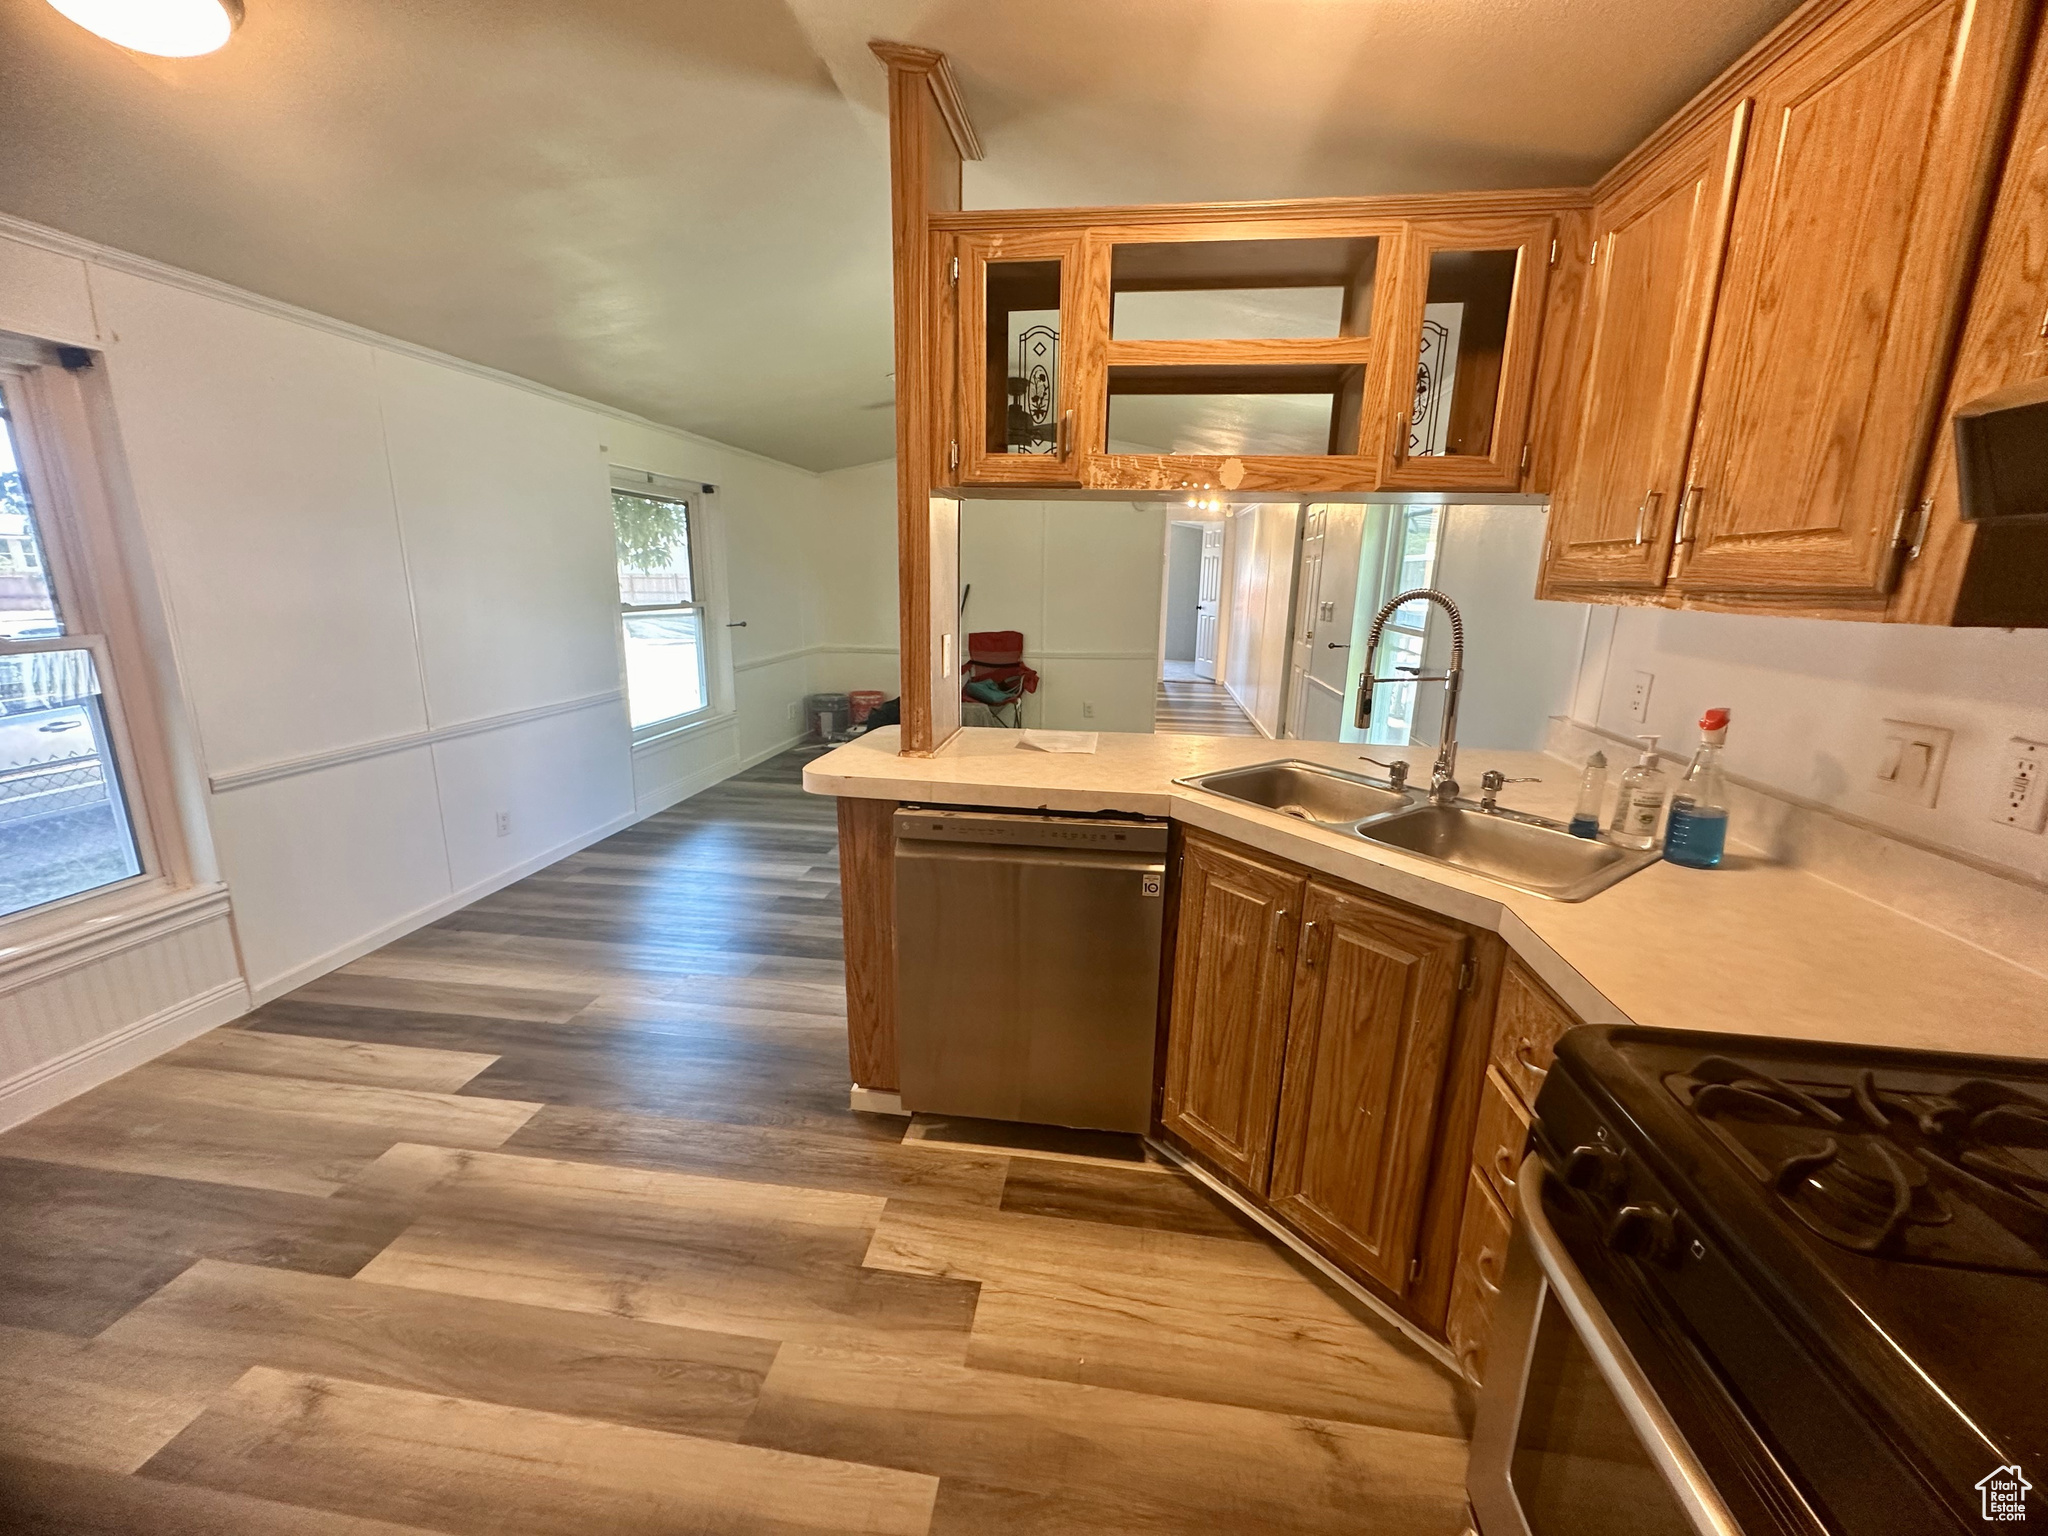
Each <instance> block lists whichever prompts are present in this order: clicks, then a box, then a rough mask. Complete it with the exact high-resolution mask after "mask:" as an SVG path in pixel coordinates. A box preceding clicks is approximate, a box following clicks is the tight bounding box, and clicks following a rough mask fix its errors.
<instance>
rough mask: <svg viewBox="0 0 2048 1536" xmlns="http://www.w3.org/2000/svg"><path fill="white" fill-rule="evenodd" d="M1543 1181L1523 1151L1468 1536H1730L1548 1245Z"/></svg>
mask: <svg viewBox="0 0 2048 1536" xmlns="http://www.w3.org/2000/svg"><path fill="white" fill-rule="evenodd" d="M1545 1177H1546V1174H1545V1172H1544V1168H1543V1164H1542V1161H1541V1160H1540V1159H1539V1158H1537V1157H1536V1156H1535V1155H1534V1154H1533V1153H1532V1154H1531V1155H1530V1156H1529V1158H1528V1160H1527V1161H1525V1162H1524V1163H1523V1164H1522V1171H1521V1176H1520V1179H1519V1180H1518V1185H1517V1195H1518V1199H1517V1201H1516V1204H1517V1206H1518V1207H1519V1214H1518V1215H1517V1217H1516V1223H1515V1236H1514V1241H1513V1244H1512V1246H1511V1247H1510V1249H1509V1252H1508V1264H1507V1271H1506V1274H1505V1276H1504V1277H1503V1280H1502V1284H1501V1294H1500V1299H1499V1301H1498V1302H1497V1303H1496V1306H1495V1311H1494V1325H1493V1340H1492V1343H1491V1344H1490V1346H1489V1347H1488V1350H1487V1357H1488V1364H1489V1369H1488V1371H1487V1377H1486V1383H1485V1385H1484V1386H1483V1387H1482V1388H1481V1390H1480V1395H1479V1410H1478V1417H1477V1420H1476V1422H1475V1423H1474V1425H1473V1429H1472V1462H1471V1466H1470V1468H1469V1470H1468V1471H1467V1473H1466V1479H1465V1489H1466V1493H1467V1494H1468V1495H1469V1497H1470V1498H1471V1500H1472V1510H1473V1513H1474V1515H1475V1516H1476V1517H1477V1519H1478V1522H1479V1530H1480V1536H1610V1533H1611V1536H1741V1531H1742V1527H1741V1526H1740V1525H1738V1524H1737V1523H1736V1521H1735V1519H1734V1517H1733V1516H1732V1515H1731V1514H1730V1513H1729V1511H1728V1507H1727V1505H1726V1504H1724V1503H1723V1502H1722V1500H1721V1497H1720V1495H1719V1494H1717V1493H1716V1492H1715V1490H1714V1485H1713V1483H1712V1482H1711V1481H1710V1480H1709V1478H1708V1476H1707V1474H1706V1471H1705V1469H1704V1468H1703V1467H1702V1466H1701V1465H1700V1462H1699V1459H1698V1458H1697V1457H1696V1456H1695V1455H1694V1454H1693V1452H1692V1449H1691V1448H1690V1447H1689V1446H1688V1445H1687V1444H1686V1441H1685V1438H1684V1436H1683V1435H1682V1434H1681V1433H1680V1432H1679V1429H1678V1426H1677V1425H1676V1424H1675V1423H1674V1422H1673V1421H1672V1418H1671V1415H1670V1414H1669V1413H1668V1412H1667V1411H1666V1410H1665V1407H1664V1405H1663V1404H1662V1403H1661V1402H1660V1401H1659V1400H1658V1398H1657V1394H1656V1392H1655V1390H1654V1389H1653V1388H1652V1387H1651V1385H1650V1382H1649V1380H1648V1379H1647V1378H1646V1377H1645V1376H1644V1374H1643V1371H1642V1369H1641V1367H1640V1366H1638V1365H1637V1363H1636V1361H1635V1359H1634V1357H1633V1356H1632V1355H1631V1354H1630V1353H1629V1350H1628V1348H1627V1346H1626V1345H1625V1344H1624V1343H1623V1342H1622V1339H1621V1336H1620V1334H1619V1333H1617V1332H1616V1331H1615V1328H1614V1325H1613V1324H1612V1323H1611V1322H1610V1321H1609V1320H1608V1317H1607V1314H1606V1312H1605V1311H1604V1310H1603V1308H1602V1307H1601V1305H1600V1303H1599V1301H1598V1300H1597V1299H1596V1298H1595V1297H1594V1295H1593V1292H1592V1290H1591V1289H1590V1288H1589V1287H1588V1286H1587V1284H1586V1280H1585V1277H1584V1276H1583V1275H1582V1274H1580V1272H1579V1269H1578V1266H1577V1265H1576V1264H1574V1263H1573V1262H1572V1260H1571V1257H1570V1255H1569V1254H1567V1253H1566V1252H1565V1249H1564V1245H1563V1244H1562V1243H1561V1242H1559V1240H1558V1237H1557V1233H1556V1231H1555V1230H1554V1229H1553V1228H1552V1226H1551V1224H1550V1219H1549V1217H1548V1216H1547V1215H1546V1214H1545V1213H1544V1209H1543V1181H1544V1179H1545Z"/></svg>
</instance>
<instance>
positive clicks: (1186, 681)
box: [1152, 661, 1259, 736]
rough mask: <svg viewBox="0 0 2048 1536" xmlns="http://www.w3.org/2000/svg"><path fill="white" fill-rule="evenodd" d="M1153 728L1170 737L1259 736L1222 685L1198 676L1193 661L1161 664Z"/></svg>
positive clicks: (1250, 720) (1257, 730) (1249, 719)
mask: <svg viewBox="0 0 2048 1536" xmlns="http://www.w3.org/2000/svg"><path fill="white" fill-rule="evenodd" d="M1160 670H1161V671H1162V672H1164V673H1165V676H1164V677H1162V678H1161V679H1160V681H1159V698H1158V702H1157V704H1156V705H1155V706H1154V708H1153V717H1152V729H1153V730H1155V731H1158V732H1160V733H1162V734H1165V735H1170V736H1256V735H1258V734H1259V728H1258V727H1257V726H1256V725H1253V724H1252V719H1251V716H1250V715H1247V714H1246V713H1245V712H1244V711H1243V710H1242V709H1240V708H1239V707H1238V703H1237V700H1235V699H1233V698H1232V697H1231V696H1230V691H1229V690H1228V689H1227V688H1225V687H1224V686H1223V685H1222V684H1221V683H1215V682H1208V681H1205V680H1204V679H1202V678H1199V677H1197V676H1196V675H1195V664H1194V663H1193V662H1191V661H1168V662H1163V663H1162V664H1161V667H1160Z"/></svg>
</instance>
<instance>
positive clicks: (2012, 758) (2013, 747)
mask: <svg viewBox="0 0 2048 1536" xmlns="http://www.w3.org/2000/svg"><path fill="white" fill-rule="evenodd" d="M1991 819H1992V820H1993V821H1999V822H2003V823H2004V824H2005V825H2006V826H2008V827H2018V828H2019V829H2020V830H2021V831H2022V832H2039V831H2040V830H2041V829H2042V828H2043V827H2044V826H2048V743H2042V742H2038V741H2028V740H2026V739H2025V738H2024V737H2020V736H2015V737H2013V739H2012V740H2011V741H2009V742H2007V743H2006V744H2005V766H2004V770H2003V772H2002V773H2001V774H2000V776H1999V786H1998V803H1997V807H1996V808H1995V809H1994V810H1993V811H1992V813H1991Z"/></svg>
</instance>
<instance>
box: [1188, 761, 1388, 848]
mask: <svg viewBox="0 0 2048 1536" xmlns="http://www.w3.org/2000/svg"><path fill="white" fill-rule="evenodd" d="M1176 782H1178V783H1181V784H1188V785H1192V786H1193V787H1194V788H1196V789H1206V790H1208V791H1209V792H1210V793H1211V794H1214V795H1226V796H1228V797H1229V798H1230V799H1232V800H1242V801H1243V802H1244V803H1245V804H1247V805H1258V806H1264V807H1265V808H1266V809H1267V810H1269V811H1278V812H1279V813H1280V814H1281V815H1283V816H1293V817H1295V818H1296V819H1298V820H1301V821H1312V822H1316V823H1318V824H1320V825H1323V826H1331V827H1342V828H1343V829H1344V830H1346V831H1350V830H1351V829H1352V827H1353V826H1354V825H1355V824H1356V823H1358V822H1360V821H1363V820H1364V819H1365V818H1366V817H1368V816H1384V815H1386V814H1387V813H1389V812H1391V811H1406V810H1409V809H1411V808H1412V807H1413V806H1414V805H1415V804H1416V801H1417V800H1418V798H1419V796H1416V795H1413V794H1410V793H1407V792H1405V791H1402V790H1398V789H1391V788H1389V787H1387V786H1386V785H1384V784H1375V783H1373V782H1372V781H1371V780H1369V779H1366V778H1364V777H1362V776H1360V775H1358V774H1354V773H1343V772H1340V771H1339V770H1337V769H1334V768H1321V767H1318V766H1317V765H1315V764H1314V763H1303V762H1292V761H1290V762H1279V763H1255V764H1253V765H1252V766H1251V767H1249V768H1229V769H1225V770H1224V771H1223V772H1221V773H1206V774H1203V775H1202V776H1201V777H1199V778H1193V779H1180V780H1177V781H1176Z"/></svg>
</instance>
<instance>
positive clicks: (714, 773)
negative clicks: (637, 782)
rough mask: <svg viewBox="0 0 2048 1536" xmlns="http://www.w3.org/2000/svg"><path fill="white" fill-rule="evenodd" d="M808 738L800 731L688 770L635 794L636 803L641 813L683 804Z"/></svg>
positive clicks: (635, 806) (650, 812)
mask: <svg viewBox="0 0 2048 1536" xmlns="http://www.w3.org/2000/svg"><path fill="white" fill-rule="evenodd" d="M806 739H807V738H806V737H804V736H803V735H801V734H799V735H796V736H792V737H790V738H789V739H788V740H787V741H778V742H775V743H774V744H773V745H771V746H767V747H763V748H762V749H761V750H760V751H758V752H754V753H750V754H748V755H747V756H746V757H733V758H727V759H726V760H725V761H723V762H717V763H710V764H707V765H706V766H705V767H702V768H699V769H698V770H697V771H696V772H695V773H690V774H685V775H684V776H683V777H682V778H680V779H671V780H670V781H669V782H668V783H666V784H664V785H662V786H661V787H660V788H659V789H656V790H653V791H650V792H649V793H648V794H645V795H641V796H638V797H636V798H635V800H634V802H633V805H634V809H636V810H637V811H638V812H639V813H640V815H641V816H642V817H647V816H652V815H654V814H656V813H657V812H659V811H665V810H667V809H668V808H669V807H670V806H672V805H681V804H682V803H683V802H684V801H685V800H687V799H689V798H690V797H691V796H692V795H701V794H703V793H704V791H705V790H707V789H710V788H712V787H713V786H715V785H719V784H723V783H724V782H725V781H726V780H727V779H729V778H731V777H732V776H733V775H734V774H739V773H745V772H746V771H747V770H748V769H749V768H758V767H760V766H761V764H763V763H765V762H767V761H768V759H769V758H771V757H780V756H781V755H782V754H783V753H785V752H787V751H789V750H790V748H792V747H800V746H802V745H803V744H804V742H805V740H806Z"/></svg>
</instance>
